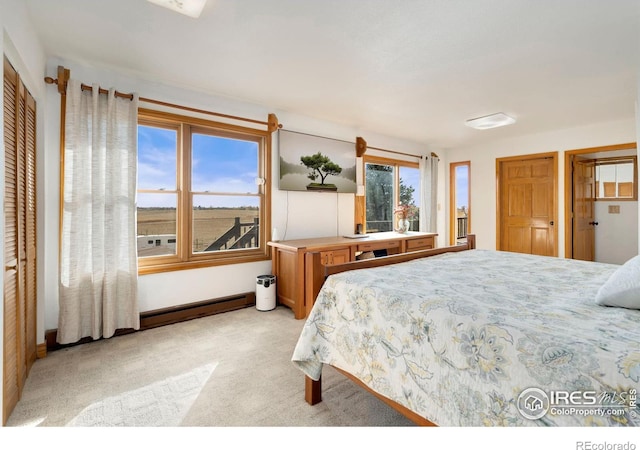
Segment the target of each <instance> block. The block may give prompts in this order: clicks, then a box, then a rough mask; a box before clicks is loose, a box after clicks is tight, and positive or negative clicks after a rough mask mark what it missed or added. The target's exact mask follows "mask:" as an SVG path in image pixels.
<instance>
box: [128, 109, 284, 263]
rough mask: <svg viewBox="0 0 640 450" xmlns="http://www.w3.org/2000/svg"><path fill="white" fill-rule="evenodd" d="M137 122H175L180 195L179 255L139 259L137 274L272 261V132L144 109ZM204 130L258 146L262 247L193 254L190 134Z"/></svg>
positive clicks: (260, 241) (177, 177)
mask: <svg viewBox="0 0 640 450" xmlns="http://www.w3.org/2000/svg"><path fill="white" fill-rule="evenodd" d="M138 123H139V124H141V125H150V126H161V127H163V128H169V127H168V126H167V125H169V124H173V126H175V127H177V129H179V135H178V149H177V155H176V158H177V159H176V165H177V168H176V170H177V174H176V183H177V195H178V198H177V205H176V206H177V211H178V212H177V218H176V220H177V223H176V228H177V230H176V231H177V233H176V238H177V240H178V250H177V254H176V255H162V256H149V257H142V258H138V274H140V275H147V274H152V273H163V272H170V271H176V270H188V269H198V268H204V267H215V266H222V265H228V264H241V263H249V262H257V261H265V260H269V259H270V258H271V248H270V247H269V246H268V245H267V241H268V240H269V238H270V230H271V164H270V161H271V133H270V131H266V130H259V129H256V128H250V127H244V126H239V125H233V124H228V123H222V122H216V121H212V120H207V119H202V118H198V117H191V116H184V115H179V114H174V113H169V112H164V111H156V110H151V109H145V108H140V109H139V111H138ZM201 132H205V133H206V134H211V133H212V132H213V134H214V135H216V136H221V137H228V138H238V139H243V140H248V141H253V142H256V143H257V144H258V146H259V150H258V151H259V155H258V177H259V178H263V179H264V180H265V182H264V183H263V184H261V185H260V186H259V187H258V193H257V194H255V196H258V197H260V198H261V201H260V216H259V217H260V231H259V247H257V248H254V249H240V250H226V251H219V252H210V253H206V254H193V253H192V251H191V245H190V242H191V233H192V230H191V221H192V214H193V211H192V207H191V196H192V195H193V193H192V192H191V191H190V186H191V170H190V159H191V150H190V145H191V142H190V136H191V133H201ZM165 192H166V191H165Z"/></svg>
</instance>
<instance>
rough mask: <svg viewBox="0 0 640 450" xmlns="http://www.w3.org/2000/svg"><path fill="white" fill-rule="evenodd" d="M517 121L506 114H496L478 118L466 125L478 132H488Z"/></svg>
mask: <svg viewBox="0 0 640 450" xmlns="http://www.w3.org/2000/svg"><path fill="white" fill-rule="evenodd" d="M515 121H516V119H514V118H513V117H510V116H507V115H506V114H505V113H495V114H490V115H488V116H482V117H476V118H475V119H469V120H467V121H466V122H465V125H466V126H468V127H471V128H475V129H476V130H488V129H489V128H497V127H503V126H505V125H510V124H512V123H515Z"/></svg>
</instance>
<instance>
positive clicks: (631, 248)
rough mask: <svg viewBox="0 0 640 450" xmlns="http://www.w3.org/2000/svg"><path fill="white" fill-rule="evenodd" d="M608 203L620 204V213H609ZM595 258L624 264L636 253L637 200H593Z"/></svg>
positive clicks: (600, 260)
mask: <svg viewBox="0 0 640 450" xmlns="http://www.w3.org/2000/svg"><path fill="white" fill-rule="evenodd" d="M609 205H618V206H620V214H610V213H609ZM595 220H596V221H597V222H598V226H596V227H595V241H596V249H595V260H596V261H598V262H604V263H611V264H624V263H625V262H626V261H627V260H628V259H630V258H632V257H634V256H635V255H637V254H638V233H636V230H637V229H638V202H629V201H625V202H615V201H597V202H595Z"/></svg>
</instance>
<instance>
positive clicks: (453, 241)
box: [449, 161, 471, 245]
mask: <svg viewBox="0 0 640 450" xmlns="http://www.w3.org/2000/svg"><path fill="white" fill-rule="evenodd" d="M470 186H471V162H470V161H462V162H455V163H451V164H450V165H449V197H450V198H449V224H450V229H449V244H450V245H457V244H462V243H464V242H466V241H467V234H468V233H470V232H471V190H470Z"/></svg>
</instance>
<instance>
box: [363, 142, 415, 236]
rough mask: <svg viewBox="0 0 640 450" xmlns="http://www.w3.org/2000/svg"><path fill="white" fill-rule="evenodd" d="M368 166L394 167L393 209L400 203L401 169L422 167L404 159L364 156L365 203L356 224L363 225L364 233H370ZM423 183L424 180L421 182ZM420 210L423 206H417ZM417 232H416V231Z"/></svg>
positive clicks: (393, 226)
mask: <svg viewBox="0 0 640 450" xmlns="http://www.w3.org/2000/svg"><path fill="white" fill-rule="evenodd" d="M367 164H380V165H386V166H393V168H394V174H393V205H392V209H395V208H396V207H397V205H398V204H399V202H400V167H407V168H411V169H420V165H419V163H417V162H413V161H405V160H402V159H395V158H387V157H383V156H370V155H364V156H363V158H362V179H363V185H364V192H365V194H364V201H363V205H362V212H361V217H357V218H356V223H361V224H362V228H363V231H362V232H363V233H368V231H367V194H366V192H367ZM420 183H422V180H420ZM417 206H418V208H422V205H417ZM392 223H393V225H392V229H393V228H395V220H394V221H393V222H392ZM414 231H415V230H414ZM373 233H380V232H378V231H374V232H373Z"/></svg>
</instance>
